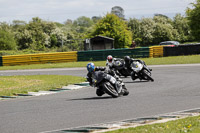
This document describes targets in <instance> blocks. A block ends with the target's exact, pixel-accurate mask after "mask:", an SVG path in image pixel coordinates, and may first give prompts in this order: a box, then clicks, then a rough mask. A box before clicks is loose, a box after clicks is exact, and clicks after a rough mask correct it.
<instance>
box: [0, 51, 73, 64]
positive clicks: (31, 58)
mask: <svg viewBox="0 0 200 133" xmlns="http://www.w3.org/2000/svg"><path fill="white" fill-rule="evenodd" d="M0 59H1V58H0ZM0 61H1V60H0ZM76 61H77V51H74V52H58V53H43V54H26V55H10V56H2V66H14V65H28V64H44V63H61V62H76Z"/></svg>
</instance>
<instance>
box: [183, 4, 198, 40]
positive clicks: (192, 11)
mask: <svg viewBox="0 0 200 133" xmlns="http://www.w3.org/2000/svg"><path fill="white" fill-rule="evenodd" d="M192 6H193V8H188V9H187V11H186V14H187V19H188V20H189V26H190V28H191V32H192V35H193V36H194V38H195V39H196V40H197V41H199V40H200V25H199V22H200V0H196V2H195V3H192Z"/></svg>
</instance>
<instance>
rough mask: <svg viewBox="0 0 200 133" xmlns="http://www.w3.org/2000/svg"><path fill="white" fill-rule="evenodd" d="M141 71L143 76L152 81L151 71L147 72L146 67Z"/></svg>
mask: <svg viewBox="0 0 200 133" xmlns="http://www.w3.org/2000/svg"><path fill="white" fill-rule="evenodd" d="M142 73H143V76H144V77H146V79H147V80H151V81H152V82H153V81H154V79H153V78H152V77H151V73H150V72H148V71H147V70H146V69H143V71H142Z"/></svg>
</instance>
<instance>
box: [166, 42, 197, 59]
mask: <svg viewBox="0 0 200 133" xmlns="http://www.w3.org/2000/svg"><path fill="white" fill-rule="evenodd" d="M195 54H200V44H185V45H178V46H175V47H167V46H165V47H164V56H179V55H195Z"/></svg>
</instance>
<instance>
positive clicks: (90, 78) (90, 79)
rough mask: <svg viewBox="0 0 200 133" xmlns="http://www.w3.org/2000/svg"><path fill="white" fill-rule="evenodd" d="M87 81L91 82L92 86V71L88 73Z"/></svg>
mask: <svg viewBox="0 0 200 133" xmlns="http://www.w3.org/2000/svg"><path fill="white" fill-rule="evenodd" d="M87 81H88V82H89V84H90V86H91V85H92V84H93V83H92V74H91V73H90V72H89V73H88V74H87Z"/></svg>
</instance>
